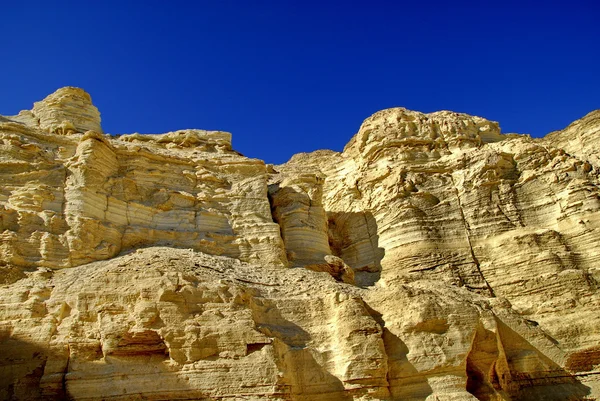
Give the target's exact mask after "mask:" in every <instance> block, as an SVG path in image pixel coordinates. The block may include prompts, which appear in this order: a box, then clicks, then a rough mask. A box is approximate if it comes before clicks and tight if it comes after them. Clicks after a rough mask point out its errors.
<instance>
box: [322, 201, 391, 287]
mask: <svg viewBox="0 0 600 401" xmlns="http://www.w3.org/2000/svg"><path fill="white" fill-rule="evenodd" d="M327 218H328V226H329V247H330V248H331V252H332V253H333V255H335V256H339V257H340V258H342V259H344V262H346V263H347V264H348V265H349V266H350V267H352V268H353V269H354V271H355V280H356V284H357V285H358V286H360V287H369V286H372V285H373V284H375V283H376V282H377V281H378V280H379V278H380V276H381V260H382V259H383V257H384V256H385V250H384V249H383V248H380V247H379V235H378V234H377V232H378V228H377V221H376V220H375V217H374V216H373V214H372V213H371V212H327Z"/></svg>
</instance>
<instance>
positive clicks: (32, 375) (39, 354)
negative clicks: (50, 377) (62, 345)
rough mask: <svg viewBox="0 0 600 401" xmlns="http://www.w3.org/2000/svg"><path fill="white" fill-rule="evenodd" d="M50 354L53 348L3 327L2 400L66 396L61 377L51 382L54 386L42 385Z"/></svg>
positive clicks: (0, 354) (0, 333) (0, 340)
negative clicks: (35, 342) (13, 335)
mask: <svg viewBox="0 0 600 401" xmlns="http://www.w3.org/2000/svg"><path fill="white" fill-rule="evenodd" d="M50 354H51V352H50V350H48V349H45V348H43V347H41V346H39V345H37V344H34V343H32V342H30V341H26V340H22V339H19V338H15V337H12V336H11V335H10V332H9V331H8V330H3V329H0V400H41V399H52V400H62V399H66V396H65V389H64V387H63V381H62V378H60V377H58V381H57V383H56V384H57V386H49V387H53V388H46V391H44V389H43V388H42V383H41V380H42V376H43V375H44V369H45V368H46V364H47V362H48V360H49V359H52V358H51V355H50ZM62 373H63V375H64V373H65V372H62ZM46 384H48V383H46Z"/></svg>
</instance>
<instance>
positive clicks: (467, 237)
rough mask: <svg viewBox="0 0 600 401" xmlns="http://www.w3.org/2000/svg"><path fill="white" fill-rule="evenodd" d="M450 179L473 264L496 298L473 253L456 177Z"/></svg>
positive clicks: (490, 293)
mask: <svg viewBox="0 0 600 401" xmlns="http://www.w3.org/2000/svg"><path fill="white" fill-rule="evenodd" d="M463 163H464V162H463ZM450 179H451V181H452V185H453V187H454V191H455V194H456V202H457V205H458V210H459V212H460V216H461V219H462V222H463V224H464V228H465V237H466V240H467V245H468V246H469V252H470V254H471V258H472V259H473V263H474V264H475V267H476V269H477V272H478V274H479V276H480V277H481V280H482V281H483V282H484V283H485V285H486V287H487V290H488V293H489V295H490V296H491V297H495V294H494V290H493V289H492V287H491V286H490V284H489V283H488V281H487V280H486V279H485V277H484V275H483V272H482V271H481V266H480V264H479V260H478V259H477V256H475V252H474V251H473V245H472V243H471V229H470V227H469V222H468V221H467V219H466V216H465V212H464V210H463V207H462V203H461V200H460V193H459V191H458V188H457V187H456V184H455V182H454V177H452V175H451V176H450Z"/></svg>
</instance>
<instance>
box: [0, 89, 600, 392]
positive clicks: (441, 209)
mask: <svg viewBox="0 0 600 401" xmlns="http://www.w3.org/2000/svg"><path fill="white" fill-rule="evenodd" d="M599 115H600V114H598V112H593V113H590V114H589V115H587V116H586V117H584V118H583V119H581V120H579V121H577V122H575V123H573V124H572V125H570V126H569V127H567V128H566V129H565V130H563V131H557V132H555V133H552V134H549V135H548V136H547V137H545V138H543V139H532V138H530V137H527V136H521V135H515V134H512V135H502V134H501V133H500V130H499V127H498V125H497V124H496V123H494V122H490V121H488V120H485V119H482V118H479V117H472V116H468V115H465V114H458V113H452V112H447V111H443V112H437V113H431V114H422V113H418V112H413V111H409V110H405V109H402V108H396V109H389V110H383V111H381V112H378V113H376V114H374V115H373V116H371V117H370V118H368V119H367V120H365V122H364V124H363V125H362V127H361V128H360V130H359V132H358V133H357V134H356V135H355V136H354V138H352V139H351V141H350V142H349V143H348V145H347V146H346V148H345V149H344V151H343V152H341V153H338V152H333V151H317V152H313V153H309V154H298V155H296V156H294V157H293V158H292V159H291V160H290V161H289V162H288V163H286V164H283V165H280V166H270V165H269V166H265V164H264V163H263V162H262V161H259V160H255V159H248V158H246V157H243V156H241V155H239V154H238V153H236V152H235V151H233V150H232V149H231V137H230V135H229V134H227V133H223V132H207V131H199V130H182V131H176V132H172V133H167V134H162V135H140V134H133V135H123V136H119V137H111V136H108V135H105V134H103V133H102V130H101V127H100V117H99V113H98V111H97V109H96V108H95V107H94V106H93V105H92V103H91V99H90V97H89V95H88V94H86V93H85V92H83V91H82V90H80V89H76V88H63V89H60V90H59V91H57V92H56V93H54V94H52V95H50V96H49V97H48V98H46V99H45V100H43V101H42V102H38V103H36V104H35V106H34V108H33V110H32V111H31V112H27V111H25V112H21V113H20V114H19V115H18V116H14V117H0V139H1V140H2V145H1V146H2V151H1V153H0V164H1V165H2V169H1V170H0V182H1V183H2V186H1V187H0V236H1V238H2V242H1V243H0V262H1V263H0V264H1V265H2V266H0V285H2V289H1V291H0V399H60V398H68V399H87V400H105V399H115V400H130V399H156V400H159V399H161V400H167V399H199V400H221V399H240V400H241V399H250V400H307V401H308V400H352V399H354V400H427V401H433V400H475V399H479V400H594V399H597V398H599V397H600V381H599V378H600V296H599V291H598V283H599V282H600V265H599V258H600V251H599V249H600V231H599V230H600V213H599V212H600V190H599V188H598V184H599V176H598V174H599V169H600V164H599V162H598V160H599V159H598V157H599V156H598V147H597V145H596V144H597V139H598V135H599V134H600V119H598V116H599ZM286 267H289V268H286ZM302 267H305V268H302Z"/></svg>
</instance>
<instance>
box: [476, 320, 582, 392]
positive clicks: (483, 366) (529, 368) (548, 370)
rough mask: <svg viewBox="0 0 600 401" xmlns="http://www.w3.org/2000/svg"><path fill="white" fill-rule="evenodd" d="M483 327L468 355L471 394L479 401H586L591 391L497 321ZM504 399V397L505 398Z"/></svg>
mask: <svg viewBox="0 0 600 401" xmlns="http://www.w3.org/2000/svg"><path fill="white" fill-rule="evenodd" d="M496 323H497V333H494V332H492V331H489V330H487V329H485V328H484V327H483V326H482V325H479V327H478V328H477V332H476V334H475V337H474V339H473V345H472V346H471V351H470V352H469V355H468V356H467V377H468V379H467V391H469V392H470V393H471V394H473V395H474V396H475V397H477V399H479V400H483V401H488V400H489V401H492V400H496V399H499V397H500V399H505V398H506V399H515V400H516V399H518V400H532V401H537V400H540V401H542V400H547V401H560V400H570V401H579V400H581V401H583V400H586V399H587V398H586V396H588V395H589V394H590V392H591V389H590V388H589V387H587V386H585V385H584V384H582V383H581V382H580V381H579V380H578V379H577V377H576V376H574V375H572V374H571V373H569V372H567V371H566V370H565V369H563V368H562V367H561V366H559V365H558V364H556V363H555V362H554V361H552V360H551V359H550V358H549V357H547V356H546V355H544V354H543V353H542V352H541V351H540V350H538V349H537V348H535V347H534V346H533V345H532V344H531V343H529V342H528V341H527V340H525V339H524V338H523V337H522V336H520V335H519V334H518V333H516V332H515V331H514V330H512V329H511V328H510V327H508V326H507V325H506V324H504V323H503V322H501V321H500V320H498V319H496ZM502 397H504V398H502Z"/></svg>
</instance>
